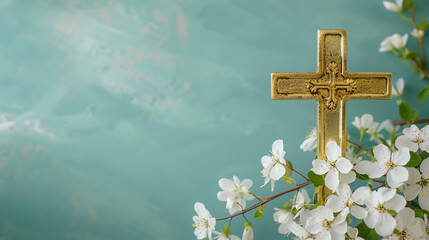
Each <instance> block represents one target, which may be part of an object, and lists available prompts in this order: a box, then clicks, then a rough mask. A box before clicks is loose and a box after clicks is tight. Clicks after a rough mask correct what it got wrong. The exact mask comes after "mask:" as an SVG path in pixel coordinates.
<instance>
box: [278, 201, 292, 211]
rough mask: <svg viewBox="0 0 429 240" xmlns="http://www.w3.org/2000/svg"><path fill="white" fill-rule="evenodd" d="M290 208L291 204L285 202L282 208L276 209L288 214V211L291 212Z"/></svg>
mask: <svg viewBox="0 0 429 240" xmlns="http://www.w3.org/2000/svg"><path fill="white" fill-rule="evenodd" d="M292 206H293V204H292V203H290V202H286V203H285V204H284V205H283V206H281V207H278V208H279V209H282V210H285V211H287V212H290V211H292Z"/></svg>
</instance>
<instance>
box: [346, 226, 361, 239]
mask: <svg viewBox="0 0 429 240" xmlns="http://www.w3.org/2000/svg"><path fill="white" fill-rule="evenodd" d="M358 234H359V231H358V229H357V228H352V227H347V235H348V236H349V238H350V240H365V239H363V238H361V237H358Z"/></svg>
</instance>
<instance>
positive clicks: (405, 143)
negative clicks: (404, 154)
mask: <svg viewBox="0 0 429 240" xmlns="http://www.w3.org/2000/svg"><path fill="white" fill-rule="evenodd" d="M395 146H396V148H398V149H400V148H408V149H409V150H410V151H412V152H415V151H417V149H419V146H418V145H417V143H414V142H413V141H412V140H411V139H410V138H409V137H407V136H404V135H402V136H399V137H398V138H397V139H396V141H395Z"/></svg>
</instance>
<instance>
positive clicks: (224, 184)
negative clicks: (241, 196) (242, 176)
mask: <svg viewBox="0 0 429 240" xmlns="http://www.w3.org/2000/svg"><path fill="white" fill-rule="evenodd" d="M219 187H220V188H222V190H225V191H229V192H231V191H234V190H235V188H236V186H235V185H234V182H233V181H231V179H228V178H221V179H219Z"/></svg>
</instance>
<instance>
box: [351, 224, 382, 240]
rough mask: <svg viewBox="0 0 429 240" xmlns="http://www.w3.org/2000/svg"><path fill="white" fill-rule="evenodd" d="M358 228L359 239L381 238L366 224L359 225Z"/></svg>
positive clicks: (372, 239)
mask: <svg viewBox="0 0 429 240" xmlns="http://www.w3.org/2000/svg"><path fill="white" fill-rule="evenodd" d="M356 228H357V229H358V235H359V237H361V238H363V239H365V240H377V239H379V238H380V236H378V234H377V233H376V232H375V230H374V229H371V228H369V227H367V226H366V225H365V223H364V222H361V223H359V225H357V226H356Z"/></svg>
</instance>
